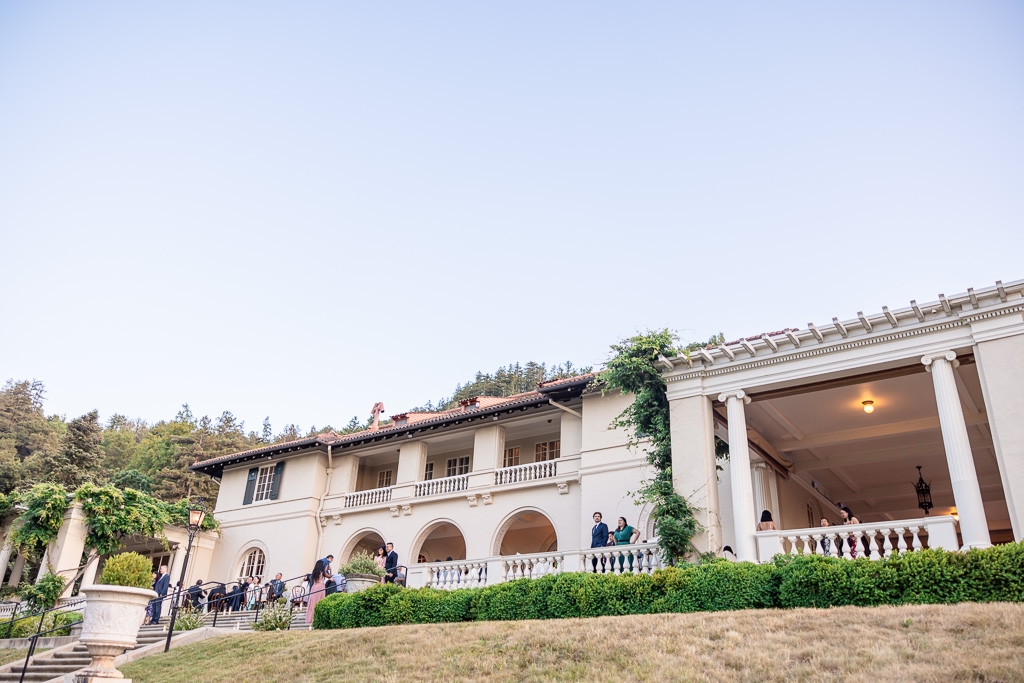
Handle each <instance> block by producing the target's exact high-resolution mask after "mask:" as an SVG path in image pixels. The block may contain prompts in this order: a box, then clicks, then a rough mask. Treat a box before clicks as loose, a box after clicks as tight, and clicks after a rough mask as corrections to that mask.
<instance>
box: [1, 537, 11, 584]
mask: <svg viewBox="0 0 1024 683" xmlns="http://www.w3.org/2000/svg"><path fill="white" fill-rule="evenodd" d="M12 552H13V549H12V548H11V546H9V545H7V544H4V547H3V549H2V550H0V581H3V580H4V574H6V573H7V565H9V564H10V563H11V553H12Z"/></svg>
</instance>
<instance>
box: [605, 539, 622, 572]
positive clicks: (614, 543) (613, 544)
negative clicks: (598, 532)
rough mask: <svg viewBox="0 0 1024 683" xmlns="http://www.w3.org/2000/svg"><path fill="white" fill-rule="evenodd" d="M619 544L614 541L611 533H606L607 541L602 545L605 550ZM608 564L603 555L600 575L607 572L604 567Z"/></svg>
mask: <svg viewBox="0 0 1024 683" xmlns="http://www.w3.org/2000/svg"><path fill="white" fill-rule="evenodd" d="M618 544H619V543H618V541H616V540H615V534H614V533H613V532H611V531H609V532H608V541H607V542H606V543H605V544H604V547H605V548H612V547H615V546H617V545H618ZM607 564H608V560H607V558H605V556H604V555H602V556H601V573H602V574H604V573H605V571H607V569H606V566H607Z"/></svg>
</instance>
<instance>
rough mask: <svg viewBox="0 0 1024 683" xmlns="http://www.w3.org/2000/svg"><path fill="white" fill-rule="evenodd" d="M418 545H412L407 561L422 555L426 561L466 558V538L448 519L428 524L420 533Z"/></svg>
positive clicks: (417, 558)
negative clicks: (411, 551)
mask: <svg viewBox="0 0 1024 683" xmlns="http://www.w3.org/2000/svg"><path fill="white" fill-rule="evenodd" d="M420 539H422V540H421V541H420V542H419V544H418V545H419V547H418V548H417V547H416V545H417V544H414V545H413V550H414V552H413V553H412V554H411V555H410V556H409V561H410V562H412V561H413V560H414V559H415V560H417V561H418V560H419V556H420V555H422V556H423V557H424V558H425V560H426V561H427V562H434V561H436V560H447V559H448V558H451V559H452V560H464V559H466V538H465V536H463V535H462V530H461V529H459V527H457V526H455V524H453V523H452V522H449V521H443V520H442V521H438V522H434V523H432V524H430V525H429V526H428V527H427V528H426V529H424V530H423V532H421V533H420Z"/></svg>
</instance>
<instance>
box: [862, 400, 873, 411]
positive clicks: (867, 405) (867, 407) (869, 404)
mask: <svg viewBox="0 0 1024 683" xmlns="http://www.w3.org/2000/svg"><path fill="white" fill-rule="evenodd" d="M861 405H862V406H864V412H865V413H873V412H875V402H874V401H864V402H863V403H861Z"/></svg>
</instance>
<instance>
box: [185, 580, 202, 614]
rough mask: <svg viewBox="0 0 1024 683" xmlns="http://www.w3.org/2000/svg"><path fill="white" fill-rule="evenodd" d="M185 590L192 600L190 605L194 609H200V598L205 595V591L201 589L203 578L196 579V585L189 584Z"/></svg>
mask: <svg viewBox="0 0 1024 683" xmlns="http://www.w3.org/2000/svg"><path fill="white" fill-rule="evenodd" d="M187 592H188V597H189V600H191V601H192V606H193V607H195V608H196V609H201V608H202V600H203V598H204V597H205V596H206V592H205V591H204V590H203V580H202V579H199V580H198V581H196V585H194V586H190V587H189V589H188V591H187Z"/></svg>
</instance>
